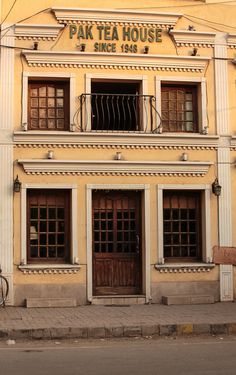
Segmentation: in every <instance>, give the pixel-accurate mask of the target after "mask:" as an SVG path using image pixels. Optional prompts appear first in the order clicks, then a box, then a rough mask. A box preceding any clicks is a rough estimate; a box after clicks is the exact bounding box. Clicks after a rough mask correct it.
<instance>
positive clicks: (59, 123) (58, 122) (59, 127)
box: [57, 120, 65, 129]
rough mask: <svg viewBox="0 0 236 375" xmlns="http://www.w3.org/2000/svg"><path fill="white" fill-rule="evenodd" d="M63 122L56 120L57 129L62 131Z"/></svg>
mask: <svg viewBox="0 0 236 375" xmlns="http://www.w3.org/2000/svg"><path fill="white" fill-rule="evenodd" d="M64 127H65V122H64V120H57V129H64Z"/></svg>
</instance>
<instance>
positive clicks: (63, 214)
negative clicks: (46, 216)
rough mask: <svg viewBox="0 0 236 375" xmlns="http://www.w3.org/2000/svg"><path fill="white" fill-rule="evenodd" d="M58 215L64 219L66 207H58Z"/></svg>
mask: <svg viewBox="0 0 236 375" xmlns="http://www.w3.org/2000/svg"><path fill="white" fill-rule="evenodd" d="M57 217H58V219H64V217H65V210H64V208H58V209H57Z"/></svg>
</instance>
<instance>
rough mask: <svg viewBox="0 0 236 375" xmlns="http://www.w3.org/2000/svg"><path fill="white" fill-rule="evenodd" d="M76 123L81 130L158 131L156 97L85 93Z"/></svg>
mask: <svg viewBox="0 0 236 375" xmlns="http://www.w3.org/2000/svg"><path fill="white" fill-rule="evenodd" d="M79 104H80V105H79V109H78V111H77V114H76V122H77V124H78V126H79V128H80V130H81V131H104V132H154V131H155V130H156V128H157V124H156V116H157V112H156V109H155V97H154V96H151V95H131V94H98V93H94V94H82V95H80V97H79Z"/></svg>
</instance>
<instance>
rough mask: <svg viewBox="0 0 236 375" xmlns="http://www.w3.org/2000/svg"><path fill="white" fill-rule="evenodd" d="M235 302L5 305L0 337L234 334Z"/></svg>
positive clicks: (64, 337)
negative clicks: (33, 306) (64, 306)
mask: <svg viewBox="0 0 236 375" xmlns="http://www.w3.org/2000/svg"><path fill="white" fill-rule="evenodd" d="M235 333H236V303H233V302H221V303H215V304H209V305H208V304H205V305H172V306H165V305H131V306H95V305H90V306H79V307H72V308H71V307H70V308H28V309H27V308H24V307H5V308H0V339H8V338H10V339H68V338H108V337H134V336H143V337H146V336H154V335H157V336H159V335H183V334H235Z"/></svg>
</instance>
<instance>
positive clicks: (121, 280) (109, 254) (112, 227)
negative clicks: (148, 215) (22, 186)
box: [93, 191, 142, 295]
mask: <svg viewBox="0 0 236 375" xmlns="http://www.w3.org/2000/svg"><path fill="white" fill-rule="evenodd" d="M140 204H141V202H140V192H134V191H96V192H94V193H93V293H94V295H112V294H114V295H115V294H118V295H127V294H139V293H140V292H141V253H142V251H141V243H142V241H141V230H140V228H141V225H140V223H141V217H140V213H141V210H140Z"/></svg>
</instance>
